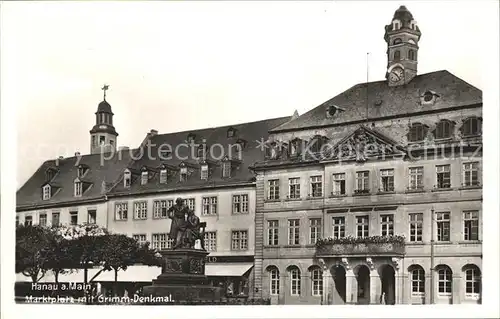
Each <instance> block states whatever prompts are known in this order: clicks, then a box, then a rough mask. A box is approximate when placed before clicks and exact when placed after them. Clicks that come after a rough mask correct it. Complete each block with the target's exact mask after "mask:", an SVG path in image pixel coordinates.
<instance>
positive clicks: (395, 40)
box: [392, 38, 403, 45]
mask: <svg viewBox="0 0 500 319" xmlns="http://www.w3.org/2000/svg"><path fill="white" fill-rule="evenodd" d="M402 42H403V41H402V40H401V38H396V39H394V41H392V44H393V45H396V44H400V43H402Z"/></svg>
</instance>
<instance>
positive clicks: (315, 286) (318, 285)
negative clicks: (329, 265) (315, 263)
mask: <svg viewBox="0 0 500 319" xmlns="http://www.w3.org/2000/svg"><path fill="white" fill-rule="evenodd" d="M311 283H312V295H313V296H322V295H323V271H321V269H320V268H319V267H315V268H313V269H312V270H311Z"/></svg>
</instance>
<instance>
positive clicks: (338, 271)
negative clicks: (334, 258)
mask: <svg viewBox="0 0 500 319" xmlns="http://www.w3.org/2000/svg"><path fill="white" fill-rule="evenodd" d="M332 275H333V282H334V283H335V290H336V294H337V297H339V298H340V300H338V299H337V301H338V302H335V303H336V304H339V303H341V304H342V303H344V304H345V302H346V278H345V277H346V276H345V275H346V273H345V269H344V267H342V266H340V265H336V266H334V267H333V269H332ZM334 301H335V300H334Z"/></svg>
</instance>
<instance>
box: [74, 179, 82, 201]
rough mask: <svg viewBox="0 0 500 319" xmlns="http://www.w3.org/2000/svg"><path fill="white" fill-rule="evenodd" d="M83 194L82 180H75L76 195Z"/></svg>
mask: <svg viewBox="0 0 500 319" xmlns="http://www.w3.org/2000/svg"><path fill="white" fill-rule="evenodd" d="M82 194H83V184H82V182H81V181H80V180H76V181H75V197H80V196H82Z"/></svg>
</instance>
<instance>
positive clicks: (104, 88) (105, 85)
mask: <svg viewBox="0 0 500 319" xmlns="http://www.w3.org/2000/svg"><path fill="white" fill-rule="evenodd" d="M101 90H103V91H104V101H106V91H107V90H109V85H107V84H104V86H103V87H102V88H101Z"/></svg>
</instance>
